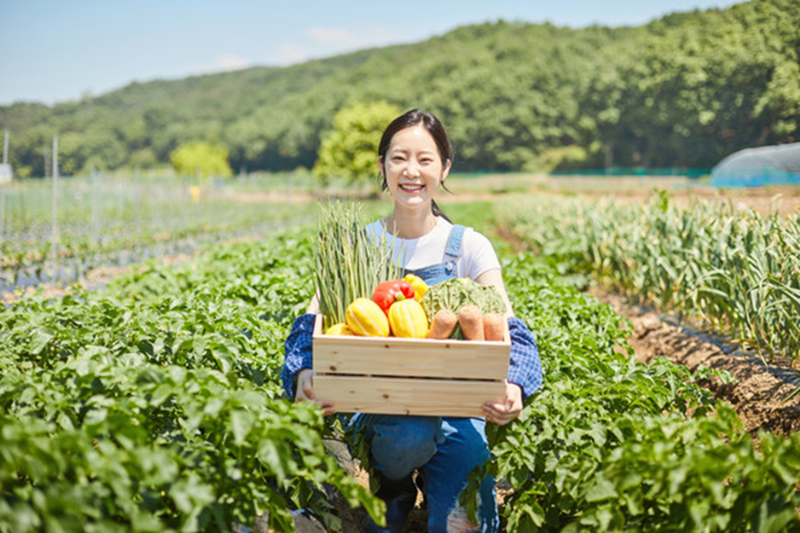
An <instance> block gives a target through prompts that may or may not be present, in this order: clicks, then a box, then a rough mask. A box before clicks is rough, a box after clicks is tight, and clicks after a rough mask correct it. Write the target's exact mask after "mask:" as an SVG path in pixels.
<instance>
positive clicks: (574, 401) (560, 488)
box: [485, 254, 800, 533]
mask: <svg viewBox="0 0 800 533" xmlns="http://www.w3.org/2000/svg"><path fill="white" fill-rule="evenodd" d="M504 276H505V278H506V283H507V286H508V288H509V295H510V298H511V300H512V302H513V303H514V310H515V313H516V314H517V315H518V316H520V317H522V318H523V319H525V320H526V321H527V322H528V323H529V325H530V326H531V328H532V330H533V331H534V332H535V333H536V337H537V344H538V347H539V350H540V354H541V357H542V365H543V369H544V373H545V378H544V383H543V386H542V388H541V389H540V391H539V392H538V394H536V395H535V396H534V397H533V398H531V399H530V400H529V401H528V402H527V405H526V408H525V410H524V411H523V414H522V416H521V417H520V419H519V420H518V421H517V422H515V423H514V424H512V425H510V426H505V427H503V428H499V429H497V430H496V431H495V433H494V434H493V435H492V454H493V457H494V460H493V461H492V462H491V463H490V464H488V465H487V466H486V469H485V470H486V471H488V472H490V473H492V474H494V475H495V477H496V478H497V479H505V480H507V481H508V482H509V484H510V485H511V487H512V488H513V490H512V492H511V493H510V495H508V496H507V497H506V499H505V505H504V506H503V507H502V518H503V523H504V526H505V530H506V531H515V532H520V531H567V532H574V531H626V532H631V531H698V532H701V531H702V532H712V531H720V532H721V531H726V532H728V531H731V532H739V531H741V532H748V531H754V532H762V533H766V532H775V533H777V532H781V531H800V516H798V514H797V511H796V509H797V508H798V507H799V506H800V492H799V491H798V483H800V435H798V434H794V435H792V436H791V437H790V438H785V437H781V436H775V435H770V434H762V435H759V437H758V439H757V440H754V439H753V438H752V437H751V436H750V435H749V434H748V433H746V432H744V431H743V428H742V424H741V423H740V421H739V420H738V418H737V416H736V413H735V411H734V410H733V408H731V407H730V406H728V405H726V404H717V403H716V402H715V400H714V399H713V397H712V395H711V393H710V392H709V391H708V390H707V389H705V388H703V387H701V385H702V383H703V382H704V381H706V380H708V379H712V378H713V379H727V376H725V375H712V374H711V372H709V371H707V370H706V371H700V372H699V373H697V374H692V373H691V372H689V371H688V370H687V369H686V368H685V367H683V366H679V365H676V364H673V363H672V362H670V361H669V360H667V359H665V358H664V359H657V360H655V361H654V362H653V363H651V364H649V365H645V364H642V363H639V362H637V361H636V359H635V356H634V355H633V353H632V350H631V349H630V347H629V346H628V345H627V342H626V340H625V339H626V338H627V337H628V336H630V334H631V330H630V326H629V324H628V323H627V322H626V321H625V320H624V319H621V318H620V317H619V316H618V315H616V314H615V313H614V312H613V310H612V309H611V308H610V306H608V305H605V304H601V303H599V302H598V301H597V300H596V299H594V298H593V297H591V296H588V295H586V294H585V293H582V292H580V291H579V290H578V289H577V288H576V287H574V286H572V285H571V284H569V283H567V282H565V281H564V278H562V277H561V276H560V275H559V274H558V273H557V271H556V270H555V268H554V267H553V266H546V265H545V261H544V260H543V259H540V258H534V257H532V256H530V255H528V254H521V255H518V256H516V257H514V258H512V259H511V260H507V261H506V262H505V265H504Z"/></svg>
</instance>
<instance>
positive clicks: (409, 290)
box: [372, 279, 414, 316]
mask: <svg viewBox="0 0 800 533" xmlns="http://www.w3.org/2000/svg"><path fill="white" fill-rule="evenodd" d="M407 298H412V299H413V298H414V286H413V285H411V284H410V283H409V282H407V281H405V280H402V279H391V280H389V281H384V282H381V283H378V286H377V287H375V292H373V293H372V301H373V302H375V303H376V304H378V307H380V308H381V309H383V312H384V313H386V314H387V316H388V314H389V308H390V307H391V306H392V304H393V303H395V302H397V301H399V300H405V299H407Z"/></svg>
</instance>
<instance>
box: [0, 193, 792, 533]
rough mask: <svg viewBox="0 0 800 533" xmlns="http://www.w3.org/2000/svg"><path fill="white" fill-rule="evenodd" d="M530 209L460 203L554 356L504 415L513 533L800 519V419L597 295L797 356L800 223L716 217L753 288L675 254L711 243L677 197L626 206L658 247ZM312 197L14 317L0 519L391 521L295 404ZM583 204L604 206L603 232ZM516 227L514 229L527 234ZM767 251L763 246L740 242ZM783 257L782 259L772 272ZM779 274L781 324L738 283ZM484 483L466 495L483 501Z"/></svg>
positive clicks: (507, 521)
mask: <svg viewBox="0 0 800 533" xmlns="http://www.w3.org/2000/svg"><path fill="white" fill-rule="evenodd" d="M526 201H527V203H522V204H521V206H520V207H518V208H514V209H512V207H513V205H514V202H513V201H508V200H507V199H506V198H505V197H502V198H500V197H499V196H498V199H497V201H496V202H495V203H494V204H492V203H488V202H463V203H452V204H446V206H445V210H446V212H447V214H448V216H450V217H451V218H452V219H453V220H455V221H458V222H463V223H466V224H469V225H472V226H475V227H476V228H477V229H479V230H481V231H483V232H484V233H485V234H487V235H489V236H490V237H491V238H492V239H493V240H494V243H495V247H496V249H497V250H498V253H499V255H500V257H501V262H502V264H503V269H504V279H505V282H506V285H507V288H508V292H509V296H510V298H511V301H512V303H513V306H514V310H515V313H516V314H517V316H519V317H521V318H522V319H523V320H525V321H526V322H527V323H528V325H529V326H530V327H531V329H532V330H533V331H534V333H535V335H536V338H537V343H538V346H539V350H540V354H541V357H542V363H543V366H544V372H545V380H544V385H543V387H542V389H541V390H540V391H539V392H538V393H537V394H536V395H534V397H532V398H531V399H530V400H529V402H528V404H527V405H526V408H525V410H524V412H523V415H522V416H521V417H520V419H519V420H517V421H516V422H514V423H512V424H510V425H509V426H505V427H502V428H499V427H491V428H490V435H489V437H490V443H491V446H492V452H493V456H492V460H491V461H490V462H488V463H487V464H486V465H485V466H484V469H485V472H489V473H491V474H493V475H494V476H495V477H496V478H497V479H498V480H499V487H501V488H502V489H503V490H502V491H501V494H502V498H503V501H502V504H501V517H502V524H503V530H504V531H509V532H512V531H513V532H527V531H568V532H569V531H645V530H647V531H742V532H744V531H754V532H765V533H766V532H775V533H777V532H782V531H800V514H799V512H798V510H799V509H800V491H798V487H799V486H800V433H797V432H795V433H790V434H776V433H766V432H762V433H759V434H758V435H756V436H755V437H754V436H753V435H751V434H750V433H749V432H747V431H745V430H744V428H743V426H742V422H741V421H740V420H739V418H738V417H737V414H736V412H735V410H734V409H733V408H732V407H730V406H729V405H727V404H725V403H722V402H719V401H717V399H716V398H715V396H714V394H713V393H712V392H711V391H709V390H708V389H707V388H704V387H703V386H701V385H702V384H703V383H705V382H707V381H709V380H711V379H716V380H722V381H727V380H729V379H730V376H729V375H727V374H726V373H724V372H715V371H712V370H710V369H702V368H701V369H698V370H697V371H695V372H691V371H689V370H688V369H687V368H686V367H685V366H682V365H678V364H674V363H672V362H671V361H670V360H668V359H667V358H657V359H655V360H653V361H652V362H650V363H649V364H645V363H642V362H640V361H638V360H637V358H636V354H635V353H634V350H633V348H632V347H631V345H630V344H629V343H628V340H627V339H628V338H629V337H630V335H631V333H632V325H631V323H630V322H629V321H628V320H626V319H624V318H622V317H621V316H619V315H618V314H616V313H615V312H614V310H613V309H612V308H611V307H610V306H609V305H606V304H603V303H601V302H600V301H598V300H597V299H596V298H594V297H592V296H591V295H589V294H588V293H587V292H585V291H584V290H582V289H584V288H585V285H586V283H587V279H588V277H587V276H594V275H598V276H599V277H600V278H601V279H603V280H604V282H606V283H608V284H610V285H613V286H615V287H616V288H618V289H619V290H621V291H623V292H626V293H630V294H642V295H643V296H642V297H643V298H644V297H646V298H648V299H654V300H656V301H657V302H658V303H659V304H662V305H665V306H686V307H681V309H683V310H684V312H685V313H686V314H687V315H689V316H691V317H692V318H693V319H697V320H707V321H710V322H713V323H714V324H716V325H720V326H723V327H725V328H728V329H727V331H729V332H730V333H732V334H734V335H736V336H737V338H740V339H741V340H742V341H746V342H748V343H750V344H751V345H752V346H753V347H754V348H757V349H759V350H762V351H763V353H764V354H765V356H769V354H772V353H778V352H781V353H784V354H785V353H789V352H792V351H793V350H796V346H797V344H796V343H797V337H792V322H791V320H790V318H791V317H790V316H784V315H786V314H787V313H793V312H795V311H791V310H787V309H796V308H788V307H785V306H787V305H795V304H794V303H792V302H793V301H794V300H793V295H794V294H795V293H794V291H795V290H797V289H798V286H797V285H796V284H795V283H796V281H797V271H796V268H797V265H796V263H791V262H789V263H788V265H789V266H788V267H787V266H785V265H786V264H787V257H788V258H790V255H780V254H791V253H794V252H792V250H796V248H791V246H795V245H796V239H797V235H798V233H797V232H796V229H797V228H796V225H797V223H798V222H797V219H791V220H789V221H783V220H781V221H777V220H771V219H766V222H763V221H761V220H756V219H742V220H739V219H737V221H736V223H730V224H728V226H725V223H726V220H727V219H725V217H724V216H723V214H714V213H706V214H705V215H708V218H709V220H712V221H717V222H719V223H720V224H722V227H728V228H729V230H730V231H729V233H727V234H724V233H721V230H720V229H719V228H718V227H717V226H709V227H707V228H704V229H702V231H700V233H702V234H703V235H708V236H710V237H715V238H716V240H715V241H714V242H716V243H717V245H718V247H719V248H715V249H714V250H717V251H720V253H722V250H724V249H725V247H731V248H732V249H733V251H732V253H731V254H730V260H731V261H735V260H736V258H737V257H738V260H739V261H740V263H735V265H736V267H735V268H736V269H735V270H733V272H734V273H735V275H736V276H737V277H736V279H735V280H733V281H732V280H729V279H725V278H724V276H723V275H722V273H720V272H710V273H709V272H705V271H703V270H701V269H699V267H698V270H697V271H694V270H692V269H688V270H687V269H685V268H684V269H681V268H679V267H677V266H674V265H672V264H670V263H668V262H667V261H666V258H665V257H664V254H667V255H669V256H670V258H671V257H672V256H675V257H676V258H677V257H679V256H680V254H678V253H676V252H675V250H678V249H680V250H690V248H689V247H688V244H687V239H688V238H689V237H688V233H687V232H686V231H687V228H688V225H689V224H692V225H693V227H696V228H701V222H702V223H705V222H706V219H705V218H703V217H704V216H705V215H696V218H688V215H681V214H680V213H679V212H676V211H675V210H674V208H673V207H671V206H670V204H669V199H668V198H666V197H664V196H659V197H657V198H656V201H655V203H652V204H648V205H647V206H646V207H645V209H646V210H647V211H646V213H645V214H642V213H630V214H628V215H625V214H624V213H623V212H622V211H613V213H614V217H615V220H618V221H619V222H620V223H621V227H622V228H625V227H627V226H625V225H624V224H622V222H623V221H627V220H629V221H630V224H631V225H632V226H637V227H639V228H644V227H649V226H648V225H649V224H650V225H653V227H655V228H657V229H659V231H661V232H662V233H661V234H660V236H661V237H660V239H659V241H658V242H656V243H653V242H650V241H649V240H648V239H641V238H639V239H636V235H635V234H634V236H633V238H634V240H638V241H640V244H641V246H640V248H636V249H635V253H636V255H633V254H634V251H633V249H632V248H622V246H623V245H622V244H621V241H619V242H618V241H613V242H616V243H617V244H616V246H617V247H618V248H619V250H618V251H617V252H615V253H617V254H618V256H619V259H614V257H617V255H612V253H611V252H612V246H611V245H610V244H603V242H601V241H600V239H599V235H600V234H601V233H602V231H605V230H608V228H607V227H606V226H603V225H602V223H601V222H600V221H599V220H595V219H599V218H601V216H602V213H598V214H597V215H596V216H593V217H594V218H593V217H590V216H589V215H591V214H592V213H595V212H596V211H597V209H596V206H594V207H592V206H589V207H583V206H581V205H578V204H574V205H573V204H571V203H569V204H568V203H566V202H560V204H561V205H562V206H563V209H565V210H566V211H564V213H566V214H558V213H557V212H556V211H555V209H556V208H555V207H550V208H547V209H548V210H546V211H541V212H540V211H532V210H531V205H532V204H531V202H530V199H527V200H526ZM506 202H508V203H506ZM659 202H660V203H659ZM304 205H305V204H304ZM311 205H312V206H313V204H311ZM260 208H263V205H262V206H260ZM258 209H259V207H256V208H254V213H255V212H257V211H258ZM370 209H371V210H374V212H382V211H383V210H385V209H388V208H387V207H386V205H382V206H374V207H370ZM542 209H545V208H544V207H543V208H542ZM309 210H310V211H311V215H312V216H311V220H303V221H297V223H296V224H293V225H292V226H291V227H283V228H278V229H273V230H272V231H269V232H266V233H262V234H260V236H259V238H257V239H238V240H224V239H220V240H217V241H216V242H214V244H213V246H210V245H206V246H201V247H199V248H198V253H197V254H196V255H195V256H194V257H193V258H191V259H190V260H188V261H185V262H182V263H180V264H164V263H162V262H159V261H157V260H155V259H150V260H148V261H145V262H143V263H140V264H138V265H137V266H136V268H135V269H129V270H128V271H127V272H126V273H124V274H122V275H120V276H119V277H117V278H116V279H115V280H113V281H111V282H110V283H109V284H108V286H106V287H104V288H103V289H102V290H97V291H87V290H84V289H82V288H81V287H80V286H78V285H74V286H73V287H72V288H71V289H70V291H69V293H68V294H67V295H65V296H63V297H60V298H52V297H48V296H46V295H45V294H43V293H38V294H32V295H25V296H24V297H21V298H20V299H18V300H17V301H15V302H14V303H12V304H8V305H6V306H5V307H4V308H2V310H0V492H2V499H0V531H2V532H15V533H16V532H27V531H77V530H80V531H103V532H105V531H228V530H231V529H233V528H235V527H238V525H239V524H243V525H245V526H248V527H250V526H252V525H253V523H254V521H255V520H256V517H259V520H260V521H261V522H262V523H266V524H268V525H269V527H270V528H271V529H272V530H274V531H292V530H293V528H294V525H293V524H294V517H295V516H297V510H299V509H303V510H306V511H308V512H309V513H311V514H312V515H313V516H314V517H316V518H315V520H318V521H319V522H320V523H323V524H325V527H327V528H329V529H330V530H332V531H345V532H347V531H357V529H356V528H357V524H356V523H354V522H353V521H352V520H351V518H348V517H352V516H358V513H355V514H347V515H345V514H342V513H338V516H337V513H336V512H335V510H336V509H339V508H341V505H345V506H346V507H352V508H356V509H359V510H360V511H359V512H360V513H361V516H363V513H364V512H371V513H373V514H374V513H378V512H380V505H381V504H380V502H379V501H378V500H377V499H376V498H375V497H374V496H373V495H372V494H371V493H370V492H369V490H368V489H367V488H366V487H365V486H364V485H363V484H362V483H361V482H360V480H358V479H356V478H355V477H353V476H351V475H350V474H348V472H347V470H346V469H345V468H344V467H343V466H342V465H340V464H339V463H337V461H336V460H335V459H334V457H333V456H332V455H331V454H330V453H329V452H328V449H327V447H326V446H327V445H330V443H331V442H333V441H336V440H340V439H341V434H340V431H339V430H340V428H339V426H338V424H337V423H335V422H334V421H333V420H331V419H324V418H323V417H322V416H321V412H320V411H319V410H318V409H317V408H316V407H312V406H309V405H296V404H292V403H290V402H288V401H287V400H286V399H284V398H282V396H281V394H282V392H281V387H280V383H279V379H278V378H279V373H280V369H281V365H282V362H283V342H284V340H285V338H286V336H287V335H288V332H289V329H290V327H291V324H292V321H293V320H294V318H295V317H296V316H298V315H299V314H302V313H303V311H304V309H305V307H306V305H307V303H308V301H309V300H310V298H311V296H312V294H313V292H314V287H313V283H309V280H310V279H313V275H314V273H313V268H314V267H313V259H312V249H313V243H314V237H315V234H316V223H315V220H314V212H313V207H310V208H309ZM294 211H295V214H296V211H297V209H294ZM495 212H496V213H498V214H497V215H495V214H494V213H495ZM577 213H582V217H583V218H581V217H579V216H578V215H577ZM262 214H264V213H263V209H262ZM287 216H289V215H287ZM270 217H271V215H269V214H265V218H264V221H265V222H271V221H272V220H273V219H271V218H270ZM559 217H562V218H559ZM637 217H638V218H637ZM545 219H547V223H544V220H545ZM565 219H575V220H595V227H594V228H593V231H594V232H593V233H587V229H586V227H585V226H580V227H578V226H576V227H567V226H566V225H565V224H564V220H565ZM257 223H258V221H257ZM681 224H683V225H681ZM499 226H502V227H504V228H506V230H513V235H514V239H513V240H514V242H515V243H516V244H517V246H516V247H514V246H512V244H511V243H509V242H507V241H504V240H502V239H500V237H499V236H498V235H499V234H498V233H497V231H496V229H497V228H498V227H499ZM559 228H560V229H559ZM601 230H602V231H601ZM619 233H623V230H622V229H621V230H620V232H619ZM692 238H694V239H695V241H693V242H695V243H701V241H700V238H699V237H692ZM595 239H596V240H595ZM726 239H727V240H726ZM737 239H744V241H743V242H741V243H739V241H737ZM793 239H794V240H793ZM4 242H5V241H4ZM523 243H524V246H522V244H523ZM748 243H749V244H748ZM723 244H724V245H725V247H723ZM668 245H669V246H668ZM745 245H752V248H746V249H744V250H745V251H746V252H747V253H748V254H749V255H748V256H745V257H742V253H743V252H742V249H740V248H736V246H745ZM121 246H122V247H123V248H124V247H125V245H121ZM629 246H631V247H632V246H633V245H629ZM670 246H672V247H670ZM698 246H699V244H698ZM518 248H530V249H531V250H535V252H536V253H534V252H533V251H518ZM645 252H652V253H655V254H662V255H660V256H656V257H652V258H651V257H648V256H646V255H645ZM756 252H758V253H759V254H761V255H755V253H756ZM688 253H689V252H686V253H685V254H684V255H686V254H688ZM708 253H711V251H708ZM592 254H594V255H592ZM702 256H703V254H699V255H698V256H697V257H702ZM4 257H5V252H4ZM659 257H661V259H659ZM692 257H694V256H692ZM720 257H722V256H720ZM750 257H753V258H752V259H750ZM796 257H797V255H795V258H796ZM592 258H595V259H594V260H591V259H592ZM626 258H628V259H631V260H632V261H633V263H634V265H630V264H629V262H626ZM732 264H733V263H732ZM611 265H615V266H616V267H617V269H612V268H611ZM639 265H641V266H643V267H644V268H646V269H647V270H644V271H640V270H637V269H635V268H633V266H639ZM749 266H752V267H753V268H752V269H747V267H749ZM762 266H763V269H766V268H767V267H769V268H772V267H773V266H774V267H775V270H765V271H764V273H763V276H762V277H761V278H758V277H757V275H758V274H759V273H761V270H758V268H762ZM756 267H758V268H756ZM786 268H788V270H782V269H786ZM726 269H734V267H733V266H730V267H726ZM792 269H794V270H792ZM673 270H674V271H675V272H674V273H673V272H672V271H673ZM793 273H794V274H793ZM623 274H624V275H623ZM673 274H674V275H673ZM689 275H692V276H695V277H694V278H692V280H691V283H692V284H694V285H692V286H693V287H694V286H696V285H697V283H698V280H701V279H702V280H713V281H714V283H717V284H724V283H728V284H729V285H725V286H724V287H723V286H722V285H713V286H712V288H713V289H714V290H707V291H701V290H697V289H696V292H694V293H686V294H684V293H683V292H681V290H680V289H681V287H682V286H683V285H687V286H688V285H690V283H689V281H687V279H686V278H687V276H689ZM681 276H683V277H681ZM792 276H794V277H792ZM612 280H617V281H612ZM758 282H761V283H763V284H764V285H765V287H763V293H764V295H763V297H764V298H765V300H757V301H756V302H755V303H756V304H757V305H756V307H755V308H754V309H755V310H756V312H758V313H762V312H769V313H771V314H770V315H769V321H768V322H770V323H774V324H775V325H777V326H779V327H780V328H781V329H780V330H779V331H777V332H774V331H772V330H770V329H769V328H768V326H769V324H766V322H767V321H766V320H764V321H755V322H748V320H751V319H748V318H746V316H749V315H748V313H750V312H751V310H750V308H749V307H747V306H749V305H750V303H749V301H748V302H744V301H742V299H746V300H750V299H752V298H754V296H755V295H759V296H762V294H761V292H759V291H758V289H752V290H749V291H748V290H745V291H744V292H728V293H727V294H728V297H727V299H725V298H722V297H721V296H719V295H718V294H717V292H725V291H729V288H728V287H735V286H738V285H741V286H743V287H744V286H745V285H744V284H746V283H751V284H756V285H747V286H746V287H747V288H751V287H757V286H758V285H757V283H758ZM636 283H639V284H638V285H637V284H636ZM715 298H717V299H715ZM768 298H778V299H777V300H769V299H768ZM776 302H777V303H776ZM689 304H691V306H690V305H689ZM712 311H714V312H716V313H718V314H713V313H712ZM719 313H722V314H719ZM724 313H728V314H724ZM782 313H783V315H782ZM794 316H795V317H796V316H797V314H796V313H795V315H794ZM736 317H740V318H743V321H742V322H736V321H735V319H736ZM795 326H796V324H795ZM792 353H796V351H795V352H792ZM477 474H480V473H476V475H477ZM476 479H477V478H476ZM476 486H477V483H473V484H471V485H470V487H468V489H467V491H466V492H465V493H464V494H463V498H464V501H465V503H466V504H467V506H468V508H469V507H471V506H474V494H475V492H474V490H473V489H474V488H475V487H476ZM332 494H335V499H336V500H337V501H338V502H339V503H338V504H337V506H332V505H331V503H330V500H331V495H332ZM342 502H343V503H342Z"/></svg>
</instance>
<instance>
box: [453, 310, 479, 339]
mask: <svg viewBox="0 0 800 533" xmlns="http://www.w3.org/2000/svg"><path fill="white" fill-rule="evenodd" d="M482 315H483V313H481V310H480V308H479V307H478V306H477V305H465V306H464V307H462V308H461V311H459V312H458V325H459V326H461V333H463V334H464V338H465V339H467V340H468V341H482V340H483V317H482Z"/></svg>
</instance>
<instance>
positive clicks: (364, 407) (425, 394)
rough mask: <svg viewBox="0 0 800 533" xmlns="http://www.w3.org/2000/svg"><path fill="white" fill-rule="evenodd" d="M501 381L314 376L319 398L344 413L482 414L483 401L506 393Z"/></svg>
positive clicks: (501, 396) (500, 397) (500, 396)
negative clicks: (331, 403) (332, 400)
mask: <svg viewBox="0 0 800 533" xmlns="http://www.w3.org/2000/svg"><path fill="white" fill-rule="evenodd" d="M505 390H506V388H505V383H503V382H501V381H456V380H444V379H405V378H385V377H363V376H331V375H316V376H314V392H315V394H316V395H317V398H325V399H328V398H335V400H334V403H335V405H336V409H337V411H339V412H343V413H357V412H361V413H381V414H387V415H420V416H473V417H482V416H483V412H482V411H481V405H483V403H484V402H486V401H488V400H492V399H496V400H500V399H502V398H503V396H504V394H505Z"/></svg>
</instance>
